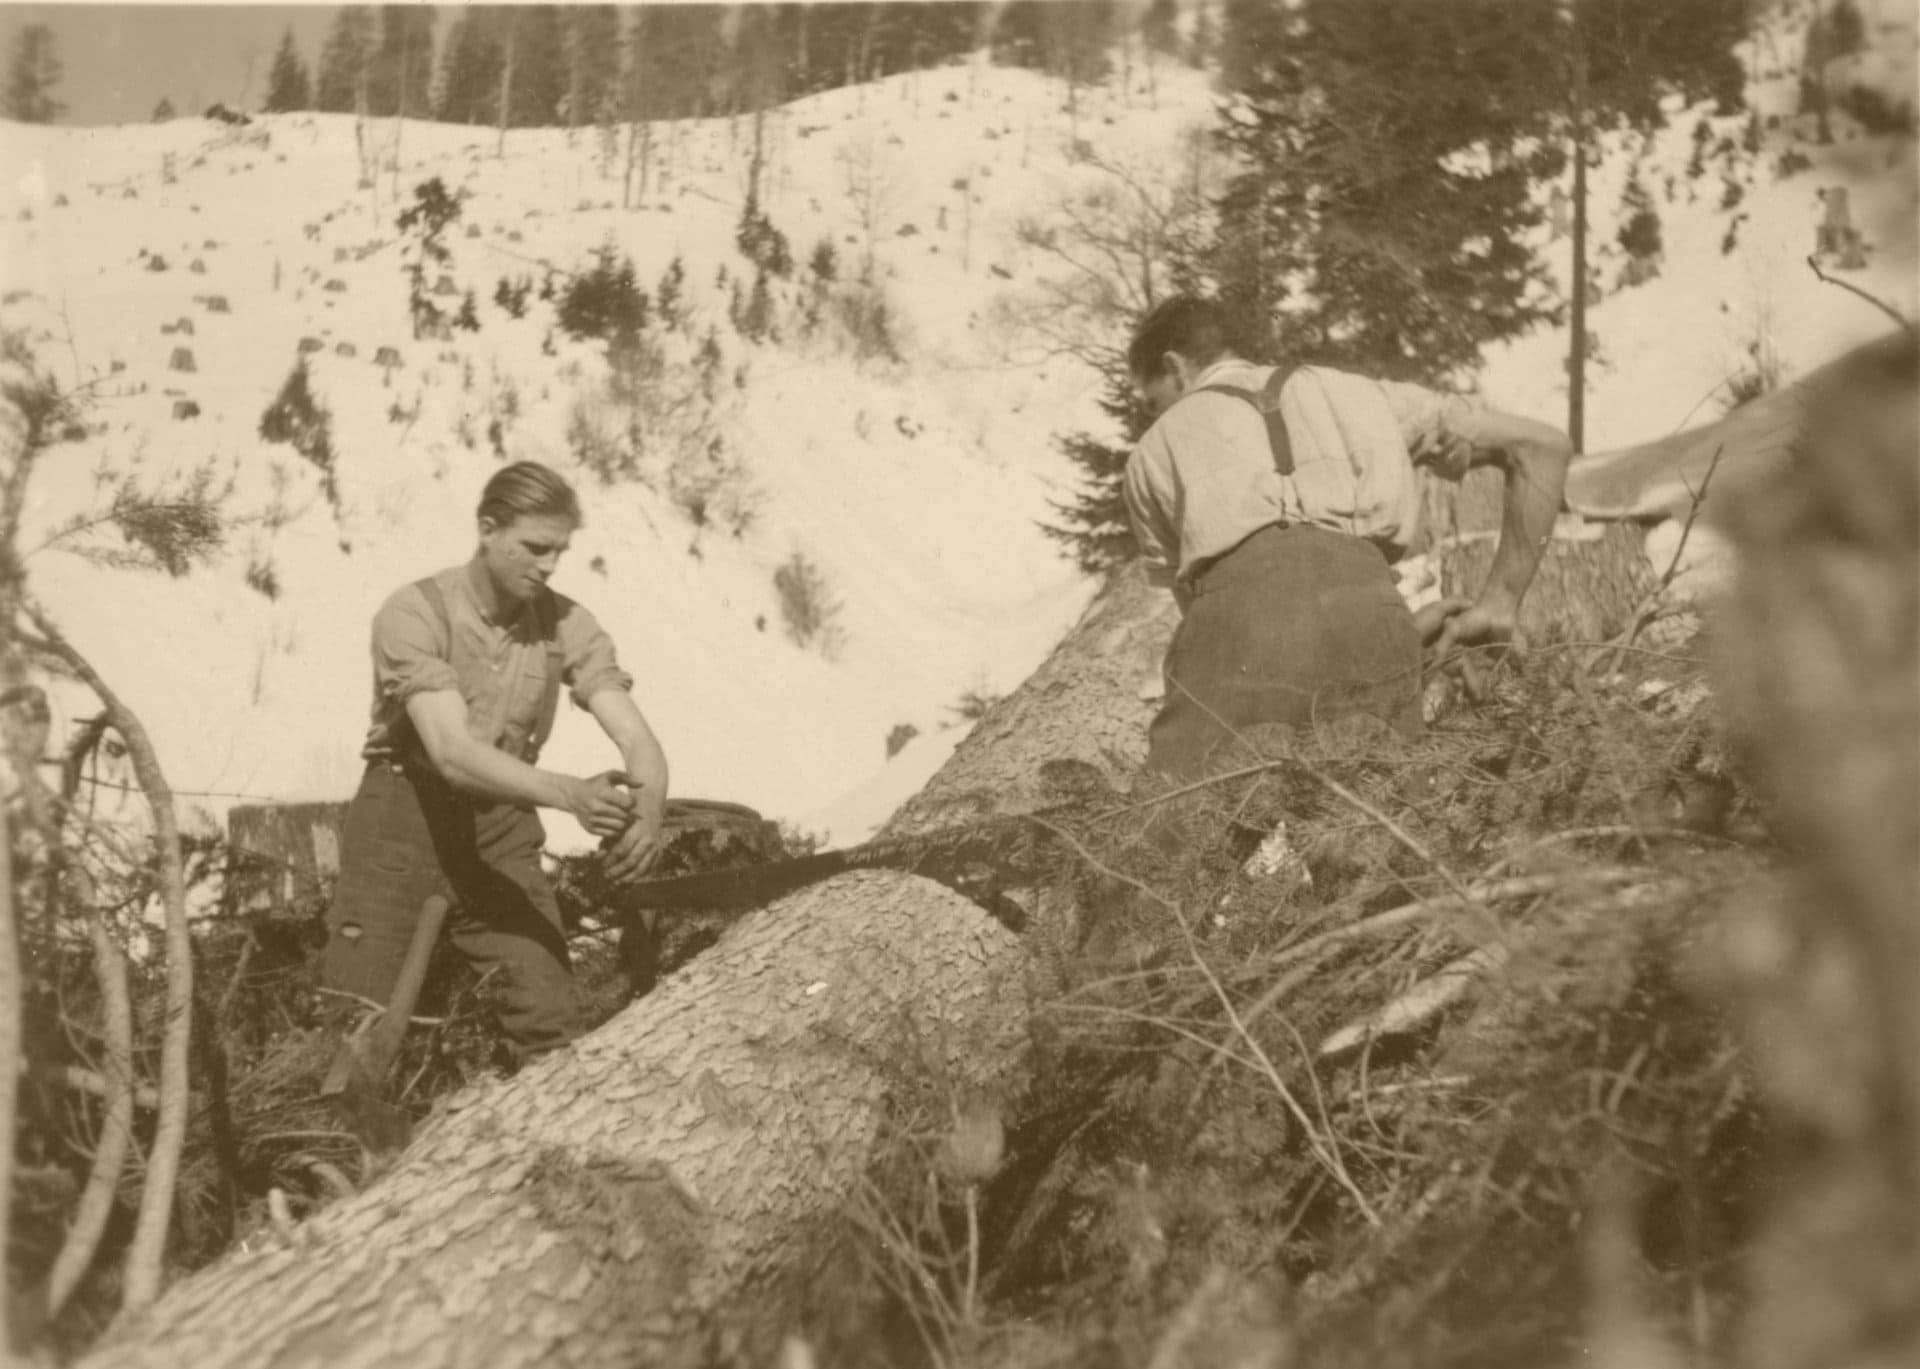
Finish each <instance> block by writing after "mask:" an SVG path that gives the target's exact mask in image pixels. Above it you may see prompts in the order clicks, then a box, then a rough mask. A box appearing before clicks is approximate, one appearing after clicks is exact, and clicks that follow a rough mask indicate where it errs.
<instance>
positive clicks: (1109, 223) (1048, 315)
mask: <svg viewBox="0 0 1920 1369" xmlns="http://www.w3.org/2000/svg"><path fill="white" fill-rule="evenodd" d="M1196 141H1197V140H1196ZM1081 165H1082V166H1085V167H1088V168H1090V169H1091V170H1092V171H1093V172H1094V173H1095V175H1094V179H1093V182H1092V184H1090V185H1089V184H1086V183H1084V182H1082V183H1081V184H1079V185H1077V186H1076V187H1074V188H1072V189H1069V190H1067V191H1064V192H1063V193H1062V194H1061V196H1060V197H1059V199H1058V201H1057V203H1056V204H1055V205H1054V206H1053V208H1052V209H1051V211H1050V212H1048V213H1047V214H1046V215H1045V216H1044V217H1040V216H1035V217H1031V218H1027V219H1024V220H1022V221H1021V222H1020V223H1019V224H1018V225H1016V227H1015V234H1016V236H1017V237H1018V239H1019V241H1020V242H1022V243H1024V244H1025V245H1026V246H1028V247H1030V248H1032V249H1034V250H1035V251H1037V252H1039V253H1040V254H1041V255H1042V256H1043V257H1044V258H1046V259H1047V260H1048V261H1050V262H1051V263H1052V265H1053V268H1054V269H1052V270H1050V271H1047V272H1045V273H1043V274H1041V275H1040V276H1039V278H1038V279H1037V280H1036V281H1035V282H1034V284H1033V286H1032V288H1031V289H1030V291H1029V292H1028V294H1027V297H1026V298H1025V299H1022V300H1017V301H1013V302H1009V303H1007V304H1004V305H1003V306H1002V310H1003V312H1004V313H1005V314H1006V315H1007V316H1008V319H1009V321H1010V322H1012V323H1013V324H1014V325H1015V326H1016V328H1018V329H1019V330H1021V331H1023V332H1026V333H1028V334H1029V335H1031V336H1035V337H1037V338H1039V339H1041V340H1042V341H1043V342H1044V344H1045V345H1046V347H1047V349H1048V350H1049V351H1050V352H1056V353H1065V354H1067V355H1070V356H1077V357H1080V358H1081V359H1083V360H1087V361H1092V362H1095V363H1098V362H1100V361H1102V360H1104V359H1105V357H1106V355H1107V353H1108V351H1109V350H1110V347H1111V339H1112V336H1113V334H1114V333H1115V331H1116V330H1117V329H1120V328H1123V327H1124V326H1125V324H1126V322H1127V320H1129V319H1132V318H1136V317H1138V316H1139V315H1141V314H1143V313H1145V312H1146V311H1147V310H1148V309H1151V308H1152V307H1153V306H1154V305H1155V304H1156V303H1158V302H1159V301H1160V300H1161V299H1162V298H1164V297H1165V296H1166V295H1167V294H1168V293H1169V292H1171V291H1173V290H1176V289H1180V288H1183V287H1184V286H1185V285H1186V284H1187V283H1188V282H1187V281H1185V280H1184V278H1183V275H1182V273H1183V271H1184V270H1185V269H1186V263H1190V262H1192V261H1193V260H1194V259H1195V258H1196V257H1197V256H1198V255H1199V250H1200V247H1201V246H1202V244H1203V242H1204V239H1205V235H1206V233H1207V232H1208V228H1209V224H1210V222H1211V219H1210V204H1211V196H1212V193H1213V187H1212V185H1211V184H1210V183H1209V179H1208V177H1207V175H1206V174H1205V173H1204V171H1203V169H1202V168H1201V167H1200V166H1199V164H1198V163H1196V165H1195V171H1194V174H1193V176H1192V177H1191V178H1188V177H1181V178H1179V179H1177V180H1174V181H1171V182H1169V181H1166V180H1163V179H1160V178H1157V177H1155V176H1153V175H1151V174H1150V173H1148V172H1146V171H1144V170H1143V169H1141V168H1140V167H1137V166H1134V165H1132V164H1129V163H1128V162H1125V161H1123V160H1120V159H1118V158H1111V157H1107V156H1103V155H1100V154H1093V155H1091V156H1083V157H1082V159H1081Z"/></svg>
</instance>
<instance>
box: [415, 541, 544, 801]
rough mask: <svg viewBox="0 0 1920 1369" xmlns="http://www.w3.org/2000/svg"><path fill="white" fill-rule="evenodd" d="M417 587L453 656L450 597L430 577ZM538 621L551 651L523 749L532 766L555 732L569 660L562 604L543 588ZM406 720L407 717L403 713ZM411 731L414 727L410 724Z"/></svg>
mask: <svg viewBox="0 0 1920 1369" xmlns="http://www.w3.org/2000/svg"><path fill="white" fill-rule="evenodd" d="M413 587H414V588H415V589H417V590H419V591H420V597H421V598H423V599H425V600H426V601H427V607H428V608H429V609H430V610H432V612H433V616H434V620H435V621H436V622H438V623H439V624H440V628H441V631H443V632H444V633H445V634H446V637H447V655H448V658H449V660H451V658H452V655H453V618H452V616H451V615H450V614H449V613H448V612H447V596H446V593H445V591H443V590H442V589H441V588H440V582H439V580H437V579H436V578H435V577H433V576H431V575H429V576H428V577H427V578H426V579H424V580H416V581H414V582H413ZM533 611H534V614H535V622H536V623H537V624H538V625H539V629H540V637H541V640H542V641H543V642H545V643H546V648H547V675H546V679H545V680H544V681H543V682H542V685H541V690H540V712H539V715H538V717H537V719H536V721H535V722H534V725H533V731H532V732H531V733H530V734H528V737H527V742H526V746H525V747H524V748H523V749H522V753H521V759H523V760H524V761H526V762H527V764H529V765H531V764H533V763H534V761H536V760H537V759H539V756H540V742H541V740H542V739H544V738H546V737H548V736H551V735H552V733H553V722H554V718H555V717H556V716H558V714H559V712H560V675H561V672H562V671H563V670H564V669H565V666H566V661H565V657H564V655H563V654H562V652H561V650H560V620H559V611H558V605H556V604H555V603H554V600H553V593H552V591H550V590H546V589H542V590H541V591H540V593H539V596H538V597H537V598H536V599H535V600H534V601H533ZM402 716H403V717H404V716H405V715H404V714H402ZM407 731H408V732H409V733H411V732H412V731H413V728H412V726H411V724H409V726H408V728H407ZM418 746H419V738H418V737H417V736H416V737H414V738H413V747H414V749H418Z"/></svg>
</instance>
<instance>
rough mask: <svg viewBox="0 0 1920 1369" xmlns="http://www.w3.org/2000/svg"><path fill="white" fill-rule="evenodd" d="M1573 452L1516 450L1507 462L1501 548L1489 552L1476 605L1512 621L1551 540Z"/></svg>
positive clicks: (1538, 446)
mask: <svg viewBox="0 0 1920 1369" xmlns="http://www.w3.org/2000/svg"><path fill="white" fill-rule="evenodd" d="M1572 454H1573V453H1572V448H1571V447H1569V446H1568V445H1567V444H1566V443H1564V442H1556V443H1532V442H1529V443H1523V444H1519V445H1516V446H1515V448H1514V449H1513V451H1512V453H1511V454H1510V455H1509V457H1508V459H1507V465H1506V497H1505V500H1504V502H1503V504H1502V508H1501V515H1500V545H1499V547H1498V548H1497V549H1496V550H1495V551H1494V554H1493V565H1492V566H1491V567H1490V568H1489V569H1488V571H1487V583H1486V585H1485V587H1484V588H1483V589H1482V590H1481V592H1480V604H1481V606H1483V607H1485V608H1490V609H1493V610H1495V611H1496V612H1499V613H1502V614H1506V615H1511V614H1514V613H1517V612H1518V611H1519V608H1520V600H1521V598H1522V597H1523V596H1524V595H1525V594H1526V592H1527V586H1528V585H1530V584H1532V583H1533V575H1534V572H1535V571H1536V570H1538V569H1539V568H1540V558H1541V556H1542V555H1543V554H1545V552H1546V548H1547V540H1548V538H1550V537H1551V536H1552V535H1553V520H1554V519H1555V517H1556V516H1558V514H1559V512H1560V500H1561V494H1562V492H1563V491H1564V489H1565V488H1566V483H1567V462H1568V460H1569V459H1570V458H1571V457H1572Z"/></svg>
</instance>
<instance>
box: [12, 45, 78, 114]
mask: <svg viewBox="0 0 1920 1369" xmlns="http://www.w3.org/2000/svg"><path fill="white" fill-rule="evenodd" d="M64 70H65V68H64V67H63V66H62V65H61V62H60V56H59V54H58V52H56V51H55V49H54V43H53V30H52V29H50V28H48V27H47V26H46V25H45V24H28V25H27V26H26V27H25V28H23V29H21V30H20V32H19V33H18V34H16V35H15V36H14V40H13V49H12V51H11V52H9V53H8V54H7V84H6V90H5V99H4V105H3V108H4V112H5V114H6V116H7V118H9V119H12V120H14V121H15V122H17V123H23V124H50V123H52V122H53V121H54V120H55V119H58V118H59V117H60V116H61V115H62V114H64V113H66V112H67V107H66V106H65V105H64V104H62V103H61V102H60V101H58V100H56V99H54V98H53V88H54V87H55V86H57V85H59V84H60V77H61V75H62V74H63V72H64Z"/></svg>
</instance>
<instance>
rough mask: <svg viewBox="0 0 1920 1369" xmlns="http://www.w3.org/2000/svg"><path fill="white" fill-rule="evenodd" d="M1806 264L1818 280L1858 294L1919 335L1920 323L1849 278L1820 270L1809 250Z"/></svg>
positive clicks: (1906, 328)
mask: <svg viewBox="0 0 1920 1369" xmlns="http://www.w3.org/2000/svg"><path fill="white" fill-rule="evenodd" d="M1807 265H1808V266H1809V267H1810V268H1811V269H1812V271H1813V274H1814V275H1815V276H1816V277H1817V278H1818V279H1819V280H1821V281H1823V282H1825V283H1826V284H1828V285H1837V286H1839V287H1840V288H1841V289H1842V290H1845V291H1847V292H1848V293H1849V294H1854V295H1858V296H1859V297H1860V298H1861V299H1863V300H1865V301H1866V302H1867V303H1868V304H1871V305H1872V306H1873V307H1874V308H1876V309H1878V310H1879V311H1880V312H1881V313H1883V314H1885V315H1886V316H1887V317H1888V318H1890V319H1892V320H1893V321H1894V322H1895V323H1897V324H1899V325H1900V326H1901V327H1902V328H1904V329H1905V330H1906V331H1907V332H1908V333H1910V334H1912V335H1913V336H1915V337H1920V325H1916V324H1915V323H1914V321H1913V320H1912V319H1910V318H1908V317H1906V315H1904V314H1902V313H1901V312H1900V311H1899V310H1898V309H1895V308H1894V307H1893V306H1892V305H1891V304H1888V303H1887V302H1886V301H1885V300H1883V299H1881V298H1880V297H1879V296H1878V295H1873V294H1869V293H1868V292H1867V291H1865V290H1862V289H1861V288H1860V287H1859V286H1857V285H1855V284H1854V283H1853V282H1852V281H1850V280H1840V279H1838V278H1837V277H1834V276H1829V275H1828V274H1827V273H1826V272H1825V271H1822V270H1821V269H1820V263H1819V261H1817V260H1816V259H1815V257H1814V255H1813V254H1812V253H1811V252H1809V253H1808V254H1807Z"/></svg>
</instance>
